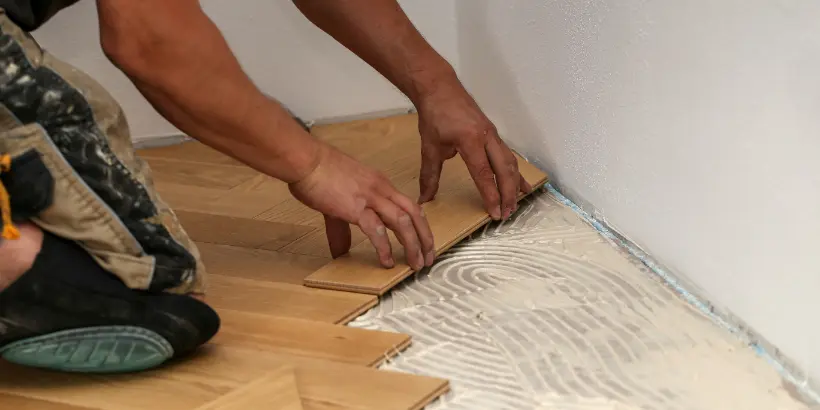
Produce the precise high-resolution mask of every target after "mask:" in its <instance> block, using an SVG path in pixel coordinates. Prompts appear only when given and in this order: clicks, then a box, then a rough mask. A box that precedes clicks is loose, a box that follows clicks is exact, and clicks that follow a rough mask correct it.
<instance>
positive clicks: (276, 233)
mask: <svg viewBox="0 0 820 410" xmlns="http://www.w3.org/2000/svg"><path fill="white" fill-rule="evenodd" d="M175 213H176V215H177V218H179V221H180V223H182V226H184V227H185V230H186V231H187V233H188V236H190V237H191V239H193V240H194V241H196V242H204V243H212V244H216V245H230V246H238V247H245V248H265V249H269V250H279V249H280V248H282V247H284V246H287V245H289V244H291V243H293V242H294V241H296V240H298V239H299V238H301V237H303V236H305V235H307V234H309V233H311V232H313V231H315V230H316V228H313V227H309V226H304V225H295V224H286V223H278V222H266V221H255V220H252V219H245V218H237V217H232V216H223V215H212V214H205V213H201V212H193V211H184V210H177V211H176V212H175Z"/></svg>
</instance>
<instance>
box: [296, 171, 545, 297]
mask: <svg viewBox="0 0 820 410" xmlns="http://www.w3.org/2000/svg"><path fill="white" fill-rule="evenodd" d="M519 168H520V169H521V173H522V175H523V176H524V178H525V179H526V180H527V182H529V183H530V184H532V185H533V187H539V186H541V185H543V183H544V182H546V175H544V174H543V173H542V172H541V171H539V170H538V169H537V168H535V167H534V166H532V165H530V164H529V163H527V162H526V161H524V160H522V159H520V158H519ZM465 181H466V182H465ZM413 185H416V183H415V182H414V183H413ZM412 189H413V186H406V187H405V189H404V191H410V190H412ZM416 189H417V188H416ZM523 197H524V195H520V196H519V200H520V199H521V198H523ZM423 208H424V212H425V214H426V215H427V219H428V221H429V223H430V228H431V229H432V231H433V235H434V237H435V238H436V256H438V255H441V254H442V253H444V252H445V251H446V250H447V249H449V248H451V247H452V246H453V245H455V244H456V243H458V242H459V241H460V240H461V239H463V238H465V237H466V236H468V235H469V234H470V233H472V232H473V231H475V230H476V229H478V228H480V227H481V226H483V225H484V224H486V223H487V222H489V221H490V216H489V215H488V214H487V213H486V212H485V211H484V209H483V205H482V201H481V197H480V195H479V193H478V190H477V189H476V188H475V187H474V186H472V181H471V180H470V178H469V172H468V171H467V167H466V165H464V162H463V161H462V160H461V159H460V158H458V157H457V158H454V159H453V160H451V161H449V162H448V163H447V164H446V166H445V170H444V175H442V180H441V186H440V189H439V194H438V196H437V198H436V199H435V200H434V201H432V202H429V203H427V204H425V205H424V207H423ZM391 241H392V242H393V244H394V246H393V251H394V255H393V257H394V260H395V261H396V266H394V267H393V268H392V269H384V268H382V267H381V266H380V265H379V262H378V256H377V254H376V251H375V250H374V249H373V247H372V245H371V244H370V243H369V242H362V243H361V244H359V245H358V246H356V247H354V248H353V249H351V252H350V253H349V254H348V255H345V256H343V257H341V258H338V259H336V260H334V261H333V262H331V263H329V264H327V265H325V266H324V267H322V268H320V269H319V270H317V271H316V272H314V273H312V274H311V275H310V276H308V277H307V278H305V282H304V283H305V285H306V286H310V287H314V288H323V289H334V290H342V291H348V292H359V293H366V294H372V295H383V294H384V293H386V292H387V291H389V290H390V289H391V288H392V287H393V286H395V285H397V284H398V283H399V282H401V281H402V280H404V279H405V278H407V277H408V276H410V275H411V274H412V273H413V269H412V268H410V266H408V265H406V264H405V263H404V261H405V259H404V250H403V249H402V248H401V247H400V246H398V241H397V240H396V239H395V236H393V235H392V233H391Z"/></svg>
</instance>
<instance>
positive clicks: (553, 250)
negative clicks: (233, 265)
mask: <svg viewBox="0 0 820 410" xmlns="http://www.w3.org/2000/svg"><path fill="white" fill-rule="evenodd" d="M350 325H351V326H356V327H363V328H371V329H380V330H388V331H397V332H404V333H408V334H411V335H412V336H413V344H412V346H411V347H410V348H409V349H408V350H407V351H406V352H405V353H403V354H401V355H399V356H398V357H397V358H395V359H393V360H391V361H389V362H388V363H386V364H385V365H383V366H382V367H383V368H385V369H389V370H398V371H405V372H411V373H419V374H424V375H430V376H437V377H443V378H448V379H450V380H451V383H452V391H451V392H450V393H449V394H448V395H446V396H444V398H443V399H441V400H439V401H438V402H436V403H434V404H432V405H431V406H429V408H430V409H436V410H438V409H470V410H474V409H517V410H523V409H538V410H541V409H544V410H546V409H578V410H581V409H583V410H633V409H658V410H674V409H682V410H683V409H686V410H688V409H705V410H713V409H721V410H723V409H727V410H728V409H742V410H756V409H760V410H772V409H781V410H790V409H807V408H809V406H807V405H806V404H804V403H802V402H800V401H798V400H797V399H796V398H794V397H793V396H792V395H790V393H789V390H788V389H787V388H785V387H784V383H783V381H782V380H781V377H780V376H779V374H778V373H777V372H776V371H775V370H774V369H773V368H772V367H771V366H769V365H768V364H767V363H766V362H764V361H763V360H762V359H760V358H759V357H758V356H756V355H755V353H754V352H753V351H752V350H751V349H749V348H748V347H747V346H745V345H744V344H743V343H742V342H741V341H740V340H738V339H736V338H735V337H734V336H733V335H731V334H729V333H728V332H725V331H724V330H722V329H720V328H718V327H717V326H715V325H714V324H713V323H712V322H711V321H709V319H708V318H707V317H705V316H704V315H703V314H702V313H700V312H699V311H697V310H695V309H694V308H692V307H691V306H690V305H688V304H687V303H686V302H685V301H683V300H682V299H680V298H679V297H678V295H677V294H676V293H674V292H673V291H672V290H670V289H668V288H667V287H666V286H665V285H664V284H662V283H660V282H659V281H658V280H657V279H656V277H654V276H653V275H652V274H651V273H650V272H648V270H647V269H646V268H645V267H644V266H643V265H641V264H640V263H639V262H638V261H637V260H635V259H634V258H632V257H630V256H629V255H628V254H626V253H624V252H622V251H621V250H619V249H618V248H616V247H614V246H613V245H612V244H610V243H609V242H608V241H607V240H605V239H604V238H603V237H602V236H601V235H599V234H598V232H597V231H596V230H595V229H593V228H592V227H591V226H589V225H588V224H587V223H586V222H585V221H584V220H582V219H581V218H580V217H579V216H578V215H577V214H576V213H574V212H573V211H572V210H571V209H569V208H567V207H566V206H564V205H562V204H559V203H558V202H557V201H555V199H554V198H553V197H552V196H550V195H549V194H547V193H545V192H541V193H538V194H536V195H535V196H534V197H533V198H531V199H529V200H526V201H525V202H523V203H522V205H521V210H520V211H519V212H518V214H517V215H516V217H515V218H513V220H511V221H509V222H507V223H504V224H494V225H490V226H487V227H486V228H484V229H483V230H482V231H480V232H477V233H476V234H474V235H473V237H472V238H471V239H470V240H468V241H465V242H464V243H462V244H460V245H458V246H456V247H455V248H453V249H452V250H451V251H450V252H448V253H446V254H445V255H444V256H442V257H441V258H440V260H439V261H438V262H437V263H436V264H435V265H434V266H433V267H432V268H430V269H429V270H426V271H423V272H421V273H420V274H418V275H416V276H415V277H413V278H412V279H409V280H407V281H406V282H405V283H404V284H402V285H400V286H398V287H397V288H395V290H394V291H393V292H392V293H390V294H388V295H386V296H385V297H384V298H383V300H382V302H381V304H380V305H379V306H378V307H376V308H374V309H373V310H371V311H369V312H368V313H366V314H365V315H363V316H362V317H360V318H358V319H357V320H355V321H354V322H352V323H351V324H350Z"/></svg>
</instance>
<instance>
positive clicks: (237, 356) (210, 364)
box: [167, 346, 449, 410]
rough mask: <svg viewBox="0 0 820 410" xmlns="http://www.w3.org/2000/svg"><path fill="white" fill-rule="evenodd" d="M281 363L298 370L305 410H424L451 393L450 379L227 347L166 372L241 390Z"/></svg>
mask: <svg viewBox="0 0 820 410" xmlns="http://www.w3.org/2000/svg"><path fill="white" fill-rule="evenodd" d="M283 363H284V364H289V365H291V366H294V368H295V369H296V382H297V386H298V389H299V394H300V396H301V397H302V405H303V406H304V408H305V409H306V410H319V409H322V410H326V409H356V410H361V409H373V410H392V409H395V410H399V409H401V410H409V409H420V408H422V407H424V406H425V405H427V404H429V403H430V402H431V401H432V400H434V399H435V398H436V397H438V396H440V395H442V394H444V393H446V392H447V391H448V389H449V383H448V382H447V381H446V380H442V379H438V378H433V377H425V376H418V375H410V374H404V373H396V372H391V371H385V370H376V369H372V368H368V367H364V366H355V365H349V364H344V363H338V362H332V361H328V360H317V359H312V358H305V357H300V356H284V355H277V354H273V353H268V352H263V351H258V350H253V349H244V348H242V349H240V348H229V347H225V346H209V347H205V348H204V349H203V352H202V353H201V354H199V355H197V356H196V357H194V358H192V360H188V361H185V362H182V363H179V365H177V366H174V367H173V369H167V370H168V372H167V373H168V375H169V377H172V378H174V379H175V380H178V381H187V382H189V383H193V382H201V381H202V380H203V379H207V378H210V379H214V378H215V377H219V378H220V379H221V381H222V382H223V383H225V385H226V386H228V385H233V386H242V385H245V384H246V383H248V382H249V381H251V380H254V379H256V378H258V377H261V376H262V375H264V374H265V373H266V371H267V370H266V369H270V368H272V367H274V366H280V365H282V364H283ZM171 370H172V371H171Z"/></svg>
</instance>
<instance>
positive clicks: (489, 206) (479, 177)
mask: <svg viewBox="0 0 820 410" xmlns="http://www.w3.org/2000/svg"><path fill="white" fill-rule="evenodd" d="M460 152H461V156H462V158H464V162H465V163H466V164H467V169H468V170H469V171H470V176H471V177H472V178H473V181H475V184H476V187H478V192H479V193H480V194H481V199H483V200H484V209H486V210H487V213H489V214H490V216H491V217H492V218H493V219H495V220H499V219H501V195H500V194H499V192H498V187H497V186H496V184H495V173H494V172H493V168H492V166H491V165H490V161H489V159H488V158H487V151H486V150H485V148H484V144H482V143H478V144H470V145H468V146H465V147H464V148H462V149H461V150H460Z"/></svg>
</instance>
